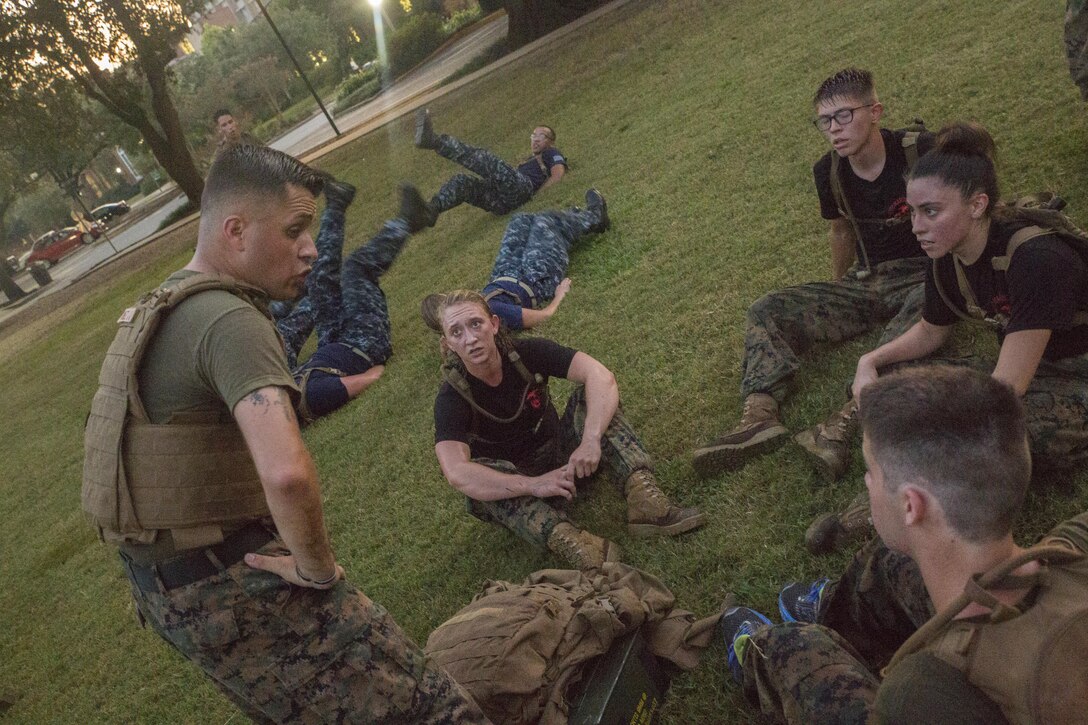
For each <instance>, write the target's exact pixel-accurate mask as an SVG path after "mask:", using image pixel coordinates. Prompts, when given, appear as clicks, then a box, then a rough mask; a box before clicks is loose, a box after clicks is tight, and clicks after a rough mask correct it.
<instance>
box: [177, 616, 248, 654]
mask: <svg viewBox="0 0 1088 725" xmlns="http://www.w3.org/2000/svg"><path fill="white" fill-rule="evenodd" d="M159 634H161V635H162V636H163V638H164V639H166V640H167V641H168V642H170V643H171V644H172V645H174V646H175V647H177V648H178V649H179V650H180V651H181V652H183V653H184V654H186V655H190V656H197V655H199V654H201V653H207V652H210V651H213V650H218V649H221V648H223V647H226V646H227V645H228V644H230V643H232V642H234V641H236V640H237V639H238V636H239V634H238V622H237V621H236V620H235V617H234V611H233V610H231V609H221V610H219V611H215V612H208V613H200V614H191V615H188V616H186V615H182V616H178V617H176V618H175V617H174V616H170V615H167V616H166V617H165V619H164V621H163V622H162V623H161V624H160V625H159Z"/></svg>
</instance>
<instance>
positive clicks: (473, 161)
mask: <svg viewBox="0 0 1088 725" xmlns="http://www.w3.org/2000/svg"><path fill="white" fill-rule="evenodd" d="M435 151H436V152H437V153H438V155H439V156H442V157H443V158H447V159H449V160H450V161H453V162H454V163H456V164H460V165H461V166H463V167H465V168H466V169H468V170H469V171H471V172H473V173H474V174H477V176H470V175H468V174H457V175H455V176H453V177H451V178H450V179H449V180H448V181H447V182H446V183H445V184H443V185H442V188H441V189H439V190H438V193H437V194H435V195H434V197H433V198H432V199H431V208H432V209H433V210H434V211H435V213H437V214H441V213H442V212H444V211H449V210H450V209H452V208H454V207H455V206H457V205H458V204H465V203H467V204H472V205H473V206H475V207H479V208H480V209H483V210H484V211H489V212H491V213H492V214H497V215H499V216H502V215H503V214H509V213H510V212H512V211H513V210H514V209H517V208H518V207H519V206H521V205H522V204H524V203H525V202H527V201H529V200H530V199H532V198H533V194H534V193H535V191H536V189H534V188H533V182H532V181H531V180H530V179H529V178H528V177H527V176H524V175H523V174H521V173H520V172H519V171H518V170H517V169H515V168H514V167H513V166H511V165H510V164H508V163H506V162H505V161H503V160H502V159H500V158H499V157H498V156H496V155H495V154H493V153H491V152H490V151H488V150H487V149H481V148H476V147H475V146H469V145H468V144H465V143H461V142H460V141H459V140H457V139H456V138H454V137H453V136H447V135H445V134H442V135H441V136H439V137H438V148H437V149H435Z"/></svg>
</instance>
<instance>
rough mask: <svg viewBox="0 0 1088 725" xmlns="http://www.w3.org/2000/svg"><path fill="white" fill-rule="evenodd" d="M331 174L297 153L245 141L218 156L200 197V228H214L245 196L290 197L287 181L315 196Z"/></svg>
mask: <svg viewBox="0 0 1088 725" xmlns="http://www.w3.org/2000/svg"><path fill="white" fill-rule="evenodd" d="M327 178H328V176H327V174H325V173H324V172H321V171H318V170H316V169H313V168H310V167H309V166H307V165H306V164H304V163H302V162H301V161H299V160H298V159H296V158H295V157H293V156H288V155H287V154H285V153H283V152H282V151H276V150H275V149H271V148H268V147H267V146H253V145H247V144H242V145H238V146H232V147H230V148H227V149H224V150H223V151H222V152H221V153H220V154H218V155H217V156H216V157H215V161H214V162H213V163H212V166H211V169H209V171H208V178H207V179H206V180H205V181H204V193H203V194H202V195H201V197H200V231H201V235H202V236H203V235H204V234H205V233H206V232H210V231H211V230H212V228H213V227H214V226H215V225H216V224H217V223H218V220H219V219H220V218H221V217H223V215H224V214H225V213H229V212H230V211H231V210H232V209H234V208H235V207H236V206H237V204H238V203H239V202H241V201H245V200H256V199H261V200H267V201H270V202H275V201H285V200H286V199H287V185H288V184H292V185H295V186H300V187H302V188H304V189H306V190H307V191H309V192H310V193H311V194H313V195H314V196H317V195H318V194H320V193H321V191H322V189H324V188H325V181H326V179H327Z"/></svg>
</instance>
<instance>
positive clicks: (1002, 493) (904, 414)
mask: <svg viewBox="0 0 1088 725" xmlns="http://www.w3.org/2000/svg"><path fill="white" fill-rule="evenodd" d="M860 404H861V412H860V420H861V427H862V430H863V431H864V433H865V435H866V436H867V437H868V440H869V451H870V454H871V455H872V457H873V459H874V460H875V461H876V463H877V464H878V465H879V466H880V468H881V470H882V471H883V473H884V480H885V485H886V486H887V487H888V489H889V490H891V491H895V490H898V489H899V487H900V486H902V485H904V484H912V485H917V486H919V487H920V488H924V489H925V490H926V491H928V492H929V493H930V494H931V495H932V496H933V497H934V498H936V499H937V501H938V502H940V505H941V508H942V510H943V511H944V515H945V518H946V520H947V521H948V524H949V525H950V526H951V527H952V528H953V529H954V530H955V531H956V532H957V533H958V534H959V535H960V536H962V537H963V538H964V539H966V540H968V541H971V542H976V543H980V542H986V541H994V540H997V539H1000V538H1002V537H1004V536H1006V535H1007V534H1008V533H1009V532H1010V531H1012V526H1013V523H1014V522H1015V520H1016V516H1017V514H1018V513H1019V511H1020V507H1021V505H1022V504H1023V501H1024V495H1025V493H1026V491H1027V486H1028V482H1029V480H1030V478H1031V455H1030V453H1029V452H1028V447H1027V428H1026V425H1025V423H1024V413H1023V409H1022V407H1021V405H1020V399H1019V398H1018V397H1017V396H1016V393H1015V392H1014V391H1013V389H1012V388H1011V387H1010V386H1008V385H1006V384H1005V383H1002V382H999V381H997V380H995V379H994V378H993V377H992V376H990V375H986V374H983V373H981V372H978V371H976V370H971V369H969V368H962V367H951V366H947V365H927V366H921V367H914V368H909V369H905V370H900V371H897V372H894V373H891V374H889V375H886V376H883V377H881V378H880V379H878V380H877V381H876V382H875V383H873V384H871V385H869V386H868V387H866V388H865V389H864V390H863V391H862V393H861V401H860Z"/></svg>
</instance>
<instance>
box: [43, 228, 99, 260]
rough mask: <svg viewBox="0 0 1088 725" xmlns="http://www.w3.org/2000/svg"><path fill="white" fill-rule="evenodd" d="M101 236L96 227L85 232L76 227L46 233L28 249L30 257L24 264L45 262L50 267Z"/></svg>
mask: <svg viewBox="0 0 1088 725" xmlns="http://www.w3.org/2000/svg"><path fill="white" fill-rule="evenodd" d="M100 236H102V230H101V228H100V227H98V226H97V225H95V226H92V227H91V228H90V229H89V230H87V231H85V232H84V231H80V230H79V229H78V228H76V227H65V228H64V229H61V230H59V231H54V232H46V233H45V234H43V235H41V236H40V237H38V239H37V240H36V241H35V242H34V246H32V247H31V248H30V256H29V257H27V260H26V264H27V266H28V267H29V266H30V265H32V264H34V263H35V262H45V263H46V264H48V265H49V266H50V267H52V266H53V265H54V264H56V263H57V262H59V261H60V260H61V258H62V257H65V256H67V255H69V254H71V253H72V252H74V251H75V250H77V249H79V247H80V245H82V244H90V243H91V242H93V241H94V240H96V239H98V238H99V237H100Z"/></svg>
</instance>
